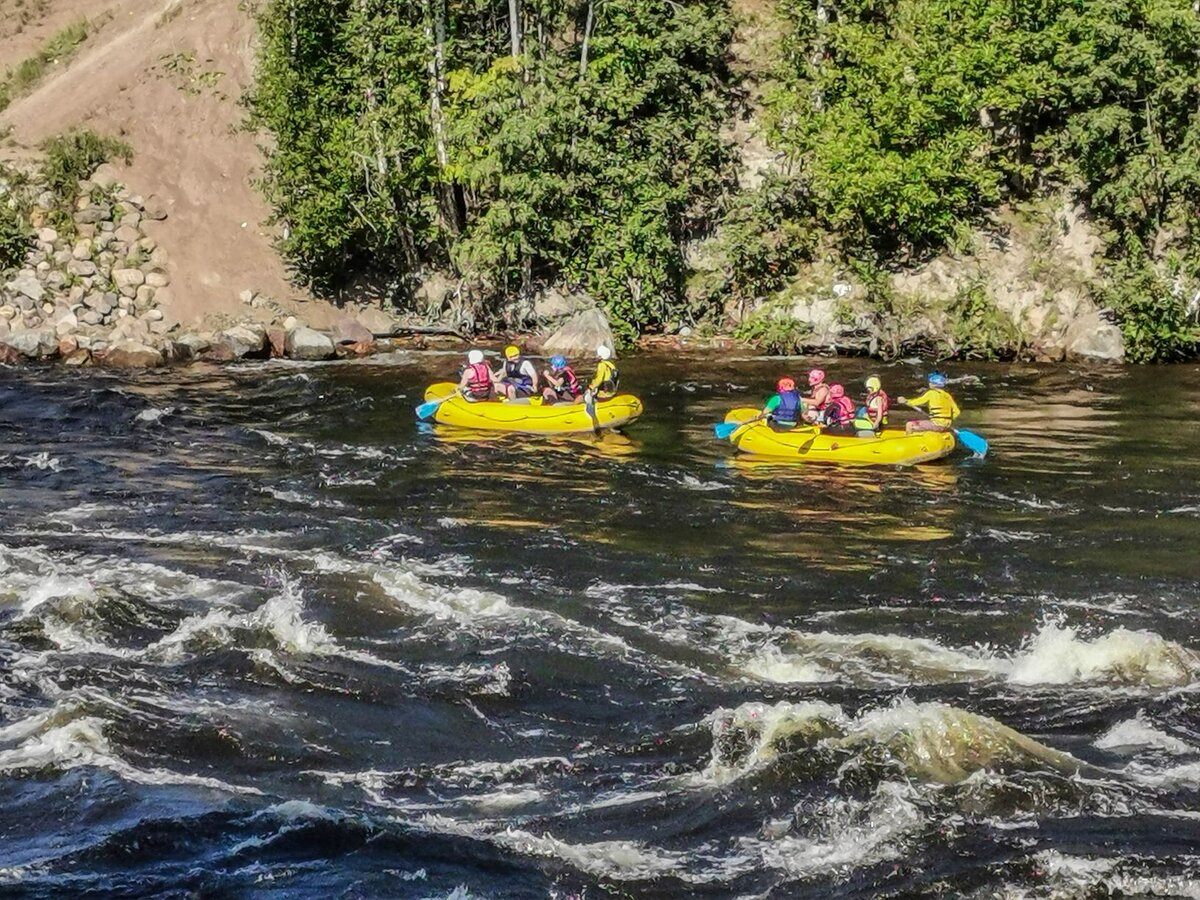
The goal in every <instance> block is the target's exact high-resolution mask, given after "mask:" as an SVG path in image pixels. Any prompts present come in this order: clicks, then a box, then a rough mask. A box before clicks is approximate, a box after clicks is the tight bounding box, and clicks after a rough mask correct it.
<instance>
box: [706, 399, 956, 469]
mask: <svg viewBox="0 0 1200 900" xmlns="http://www.w3.org/2000/svg"><path fill="white" fill-rule="evenodd" d="M760 412H761V410H758V409H752V408H749V407H746V408H742V409H735V410H733V411H732V412H730V413H729V414H728V415H727V416H726V417H725V421H726V422H747V423H748V424H746V425H744V426H743V427H741V428H739V429H738V430H737V431H735V432H734V433H733V434H731V435H730V436H729V442H730V443H731V444H733V445H734V446H735V447H737V449H738V450H740V451H741V452H743V453H752V454H754V455H756V456H763V457H768V456H769V457H771V458H773V459H780V460H784V459H790V460H795V461H799V462H832V463H846V464H849V465H860V466H872V465H874V466H911V465H914V464H916V463H923V462H929V461H930V460H934V459H941V458H942V457H943V456H947V455H949V454H950V452H951V451H953V450H954V442H955V439H954V435H953V433H951V432H941V431H923V432H917V433H916V434H905V433H904V431H903V430H902V429H884V430H883V431H881V432H880V433H879V434H878V435H874V436H872V437H855V436H854V435H845V434H827V433H825V432H824V431H822V430H821V429H820V428H818V427H817V426H809V425H797V426H796V427H795V428H792V429H788V430H784V429H779V430H776V429H775V428H774V427H772V426H771V425H770V424H768V423H767V422H766V421H758V422H750V420H751V419H754V418H755V417H757V416H758V415H759V413H760Z"/></svg>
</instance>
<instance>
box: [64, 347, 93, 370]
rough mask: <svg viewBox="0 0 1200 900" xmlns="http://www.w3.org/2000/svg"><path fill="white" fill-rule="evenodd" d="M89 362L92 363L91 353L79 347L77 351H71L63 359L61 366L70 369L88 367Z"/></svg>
mask: <svg viewBox="0 0 1200 900" xmlns="http://www.w3.org/2000/svg"><path fill="white" fill-rule="evenodd" d="M91 362H92V354H91V351H90V350H85V349H83V348H82V347H80V348H79V349H77V350H74V351H72V352H71V353H70V354H68V355H66V356H64V357H63V365H64V366H71V367H75V366H86V365H90V364H91Z"/></svg>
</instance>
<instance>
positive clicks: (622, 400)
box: [425, 381, 642, 434]
mask: <svg viewBox="0 0 1200 900" xmlns="http://www.w3.org/2000/svg"><path fill="white" fill-rule="evenodd" d="M451 395H456V396H451ZM443 397H450V399H449V400H446V401H445V402H443V403H442V404H441V405H440V406H439V407H438V408H437V411H436V412H435V413H434V414H433V420H434V421H435V422H440V423H441V424H443V425H456V426H458V427H459V428H477V429H480V430H483V431H515V432H522V433H524V434H582V433H585V432H591V431H596V430H597V429H600V428H620V427H621V426H622V425H628V424H629V423H630V422H632V421H633V420H634V419H636V418H637V417H638V416H640V415H641V414H642V401H641V400H639V399H638V398H637V397H634V396H633V395H632V394H618V395H617V396H615V397H613V398H612V399H610V400H599V401H597V402H596V417H595V419H593V418H592V417H591V416H590V415H589V414H588V411H587V408H586V407H585V406H584V404H582V403H550V404H546V403H543V402H542V398H541V397H532V398H527V399H521V400H481V401H471V400H467V399H466V398H465V397H463V396H462V395H461V394H459V393H458V386H457V385H455V384H452V383H451V382H449V381H444V382H439V383H438V384H432V385H430V386H429V387H428V388H427V389H426V391H425V399H426V401H429V400H440V399H441V398H443Z"/></svg>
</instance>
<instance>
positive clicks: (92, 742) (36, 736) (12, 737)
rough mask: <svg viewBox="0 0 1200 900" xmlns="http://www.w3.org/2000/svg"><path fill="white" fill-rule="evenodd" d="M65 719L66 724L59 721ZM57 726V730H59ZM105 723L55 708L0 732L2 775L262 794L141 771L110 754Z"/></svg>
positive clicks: (202, 779) (192, 777)
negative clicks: (110, 776) (94, 773)
mask: <svg viewBox="0 0 1200 900" xmlns="http://www.w3.org/2000/svg"><path fill="white" fill-rule="evenodd" d="M64 719H65V721H63V720H64ZM60 723H61V724H60ZM108 724H109V723H108V722H106V721H105V720H103V719H101V718H99V717H97V716H82V717H78V716H75V712H74V710H72V709H70V708H61V707H55V708H52V709H51V710H47V711H43V712H41V713H38V714H35V715H34V716H32V717H30V721H27V722H23V723H21V722H18V723H14V724H13V725H11V726H8V727H6V728H5V729H3V730H0V744H12V743H15V742H18V741H19V743H15V746H9V747H4V748H0V773H15V772H31V771H32V772H38V771H44V770H47V769H53V770H56V771H64V770H67V769H74V768H78V767H80V766H90V767H94V768H101V769H106V770H108V771H110V772H113V773H114V774H115V775H117V776H119V777H120V778H123V779H124V780H126V781H130V782H135V783H138V784H146V785H191V786H194V787H203V788H208V789H212V790H217V791H223V792H225V793H239V794H261V793H262V792H261V791H259V790H258V789H257V788H252V787H242V786H238V785H232V784H228V783H226V782H224V781H221V780H219V779H217V778H208V777H206V776H202V775H185V774H182V773H178V772H171V771H169V770H167V769H157V768H156V769H141V768H138V767H136V766H133V765H131V764H129V763H127V762H126V761H125V760H123V759H121V758H120V757H119V756H117V755H116V753H115V752H114V751H113V749H112V747H111V746H110V745H109V742H108V740H107V738H106V737H105V735H104V728H105V726H106V725H108Z"/></svg>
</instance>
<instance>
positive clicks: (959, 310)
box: [945, 281, 1021, 359]
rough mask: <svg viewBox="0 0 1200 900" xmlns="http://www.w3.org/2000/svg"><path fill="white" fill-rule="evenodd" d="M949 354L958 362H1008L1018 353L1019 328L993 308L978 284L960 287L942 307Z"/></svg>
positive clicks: (983, 287)
mask: <svg viewBox="0 0 1200 900" xmlns="http://www.w3.org/2000/svg"><path fill="white" fill-rule="evenodd" d="M945 313H946V319H947V321H946V334H947V337H948V338H949V340H950V346H949V347H948V348H947V350H948V351H949V355H951V356H957V357H959V358H960V359H1011V358H1012V357H1013V356H1015V355H1017V353H1019V352H1020V347H1021V329H1020V328H1019V327H1017V323H1016V322H1014V321H1013V318H1012V316H1010V315H1009V314H1008V313H1006V312H1004V311H1003V310H1002V309H1000V308H999V307H998V306H996V302H995V300H993V299H992V298H991V296H990V295H989V294H988V292H987V287H986V286H985V285H984V284H983V282H981V281H975V282H973V283H971V284H968V285H966V286H965V287H963V288H960V289H959V290H958V291H956V292H955V294H954V296H953V297H951V298H950V300H949V302H948V303H947V304H946V309H945Z"/></svg>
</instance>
